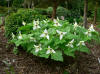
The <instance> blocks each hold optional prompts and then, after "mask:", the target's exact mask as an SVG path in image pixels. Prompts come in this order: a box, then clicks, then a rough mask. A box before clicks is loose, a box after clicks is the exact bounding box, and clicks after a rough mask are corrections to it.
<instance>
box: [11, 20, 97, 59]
mask: <svg viewBox="0 0 100 74" xmlns="http://www.w3.org/2000/svg"><path fill="white" fill-rule="evenodd" d="M17 31H18V34H17V35H14V34H13V33H12V40H11V42H12V43H14V44H15V46H16V48H17V47H19V46H21V47H23V49H24V50H26V51H27V52H29V53H32V54H33V55H36V56H39V57H44V58H51V59H53V60H56V61H63V54H65V55H67V56H72V57H75V52H76V51H80V52H85V53H89V49H88V48H87V46H86V45H85V42H88V41H90V40H91V39H95V38H96V36H97V35H98V32H96V31H95V30H94V28H93V25H91V26H90V28H89V29H88V30H87V29H85V28H84V27H82V26H79V25H78V24H77V22H75V23H74V24H70V23H69V22H68V21H67V20H59V19H54V20H53V21H52V20H48V19H46V20H43V21H39V20H34V21H33V22H32V23H28V24H26V23H25V22H23V23H22V27H20V28H19V29H18V30H17ZM14 50H16V49H14Z"/></svg>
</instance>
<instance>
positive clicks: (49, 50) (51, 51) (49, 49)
mask: <svg viewBox="0 0 100 74" xmlns="http://www.w3.org/2000/svg"><path fill="white" fill-rule="evenodd" d="M51 53H56V52H55V51H54V50H53V49H52V48H50V46H48V50H47V52H46V54H51Z"/></svg>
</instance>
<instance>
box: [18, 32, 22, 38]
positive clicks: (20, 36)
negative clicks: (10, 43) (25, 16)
mask: <svg viewBox="0 0 100 74" xmlns="http://www.w3.org/2000/svg"><path fill="white" fill-rule="evenodd" d="M18 39H22V34H21V32H20V31H19V36H18Z"/></svg>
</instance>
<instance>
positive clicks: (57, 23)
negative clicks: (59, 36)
mask: <svg viewBox="0 0 100 74" xmlns="http://www.w3.org/2000/svg"><path fill="white" fill-rule="evenodd" d="M53 21H54V26H56V27H57V26H62V25H61V24H60V23H59V22H58V21H57V20H56V19H54V20H53Z"/></svg>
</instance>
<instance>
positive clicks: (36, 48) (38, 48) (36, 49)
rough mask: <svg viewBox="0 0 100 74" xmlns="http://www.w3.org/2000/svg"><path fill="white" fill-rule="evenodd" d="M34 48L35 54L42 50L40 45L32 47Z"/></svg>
mask: <svg viewBox="0 0 100 74" xmlns="http://www.w3.org/2000/svg"><path fill="white" fill-rule="evenodd" d="M34 47H35V52H36V53H37V52H39V51H40V50H42V48H41V44H39V45H38V46H36V45H34Z"/></svg>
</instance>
